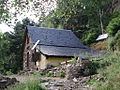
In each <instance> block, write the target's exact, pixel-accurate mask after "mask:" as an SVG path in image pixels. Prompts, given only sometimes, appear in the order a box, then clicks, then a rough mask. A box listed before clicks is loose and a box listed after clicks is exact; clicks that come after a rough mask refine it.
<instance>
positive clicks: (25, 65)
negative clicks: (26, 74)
mask: <svg viewBox="0 0 120 90" xmlns="http://www.w3.org/2000/svg"><path fill="white" fill-rule="evenodd" d="M28 40H29V41H28ZM32 47H33V44H32V41H31V38H30V37H29V36H28V34H27V35H26V39H25V47H24V53H23V70H31V69H34V68H35V63H34V62H32V53H33V52H34V51H32V50H31V48H32ZM27 54H29V57H28V61H27ZM28 65H29V66H28Z"/></svg>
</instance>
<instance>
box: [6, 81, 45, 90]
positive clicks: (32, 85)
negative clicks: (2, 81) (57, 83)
mask: <svg viewBox="0 0 120 90" xmlns="http://www.w3.org/2000/svg"><path fill="white" fill-rule="evenodd" d="M8 90H46V89H45V88H44V87H42V86H41V85H40V84H39V82H38V81H30V82H26V83H18V84H16V85H15V86H12V87H10V88H9V89H8Z"/></svg>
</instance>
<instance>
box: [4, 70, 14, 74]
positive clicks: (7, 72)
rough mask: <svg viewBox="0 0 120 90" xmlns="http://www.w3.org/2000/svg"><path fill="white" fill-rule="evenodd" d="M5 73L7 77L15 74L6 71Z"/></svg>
mask: <svg viewBox="0 0 120 90" xmlns="http://www.w3.org/2000/svg"><path fill="white" fill-rule="evenodd" d="M5 73H6V75H13V73H12V72H11V71H6V72H5Z"/></svg>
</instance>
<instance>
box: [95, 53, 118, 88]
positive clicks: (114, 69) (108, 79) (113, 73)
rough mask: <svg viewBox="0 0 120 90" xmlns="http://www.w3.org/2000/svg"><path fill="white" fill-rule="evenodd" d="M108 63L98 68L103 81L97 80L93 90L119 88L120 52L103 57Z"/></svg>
mask: <svg viewBox="0 0 120 90" xmlns="http://www.w3.org/2000/svg"><path fill="white" fill-rule="evenodd" d="M105 58H106V59H108V60H109V63H110V65H108V66H107V67H105V68H102V67H101V68H100V69H99V71H98V72H99V77H104V78H105V81H100V82H97V83H96V84H95V85H94V87H93V90H120V52H114V53H111V54H109V55H107V56H106V57H105Z"/></svg>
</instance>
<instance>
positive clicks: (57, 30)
mask: <svg viewBox="0 0 120 90" xmlns="http://www.w3.org/2000/svg"><path fill="white" fill-rule="evenodd" d="M27 27H35V28H39V29H52V30H55V31H59V30H61V31H70V32H72V31H71V30H67V29H57V28H48V27H37V26H29V25H27Z"/></svg>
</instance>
